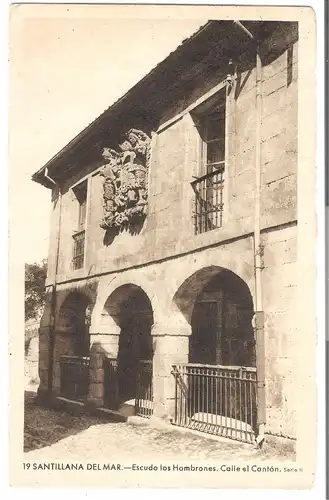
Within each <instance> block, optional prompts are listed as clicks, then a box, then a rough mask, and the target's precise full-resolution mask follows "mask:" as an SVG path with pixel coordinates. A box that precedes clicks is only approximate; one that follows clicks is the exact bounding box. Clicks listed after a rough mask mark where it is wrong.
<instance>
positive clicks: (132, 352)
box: [99, 283, 154, 406]
mask: <svg viewBox="0 0 329 500" xmlns="http://www.w3.org/2000/svg"><path fill="white" fill-rule="evenodd" d="M153 323H154V318H153V309H152V304H151V301H150V299H149V297H148V295H147V294H146V292H145V291H144V290H143V288H141V287H140V286H139V285H136V284H134V283H124V284H121V285H120V286H118V287H116V288H115V289H114V290H113V291H112V293H111V294H110V295H109V296H108V298H107V300H106V301H105V304H104V307H103V311H102V313H101V320H100V323H99V326H100V329H101V334H102V336H103V337H104V338H105V339H106V338H107V342H108V344H109V345H111V346H112V347H111V356H107V355H106V356H105V357H106V358H108V359H109V361H108V362H107V361H106V363H105V364H106V365H107V363H109V364H110V365H111V363H112V365H111V366H112V368H110V367H109V372H107V368H105V374H104V400H105V405H106V406H109V405H111V404H113V384H114V383H115V384H117V394H118V396H117V404H119V405H120V404H121V403H122V404H123V403H124V402H126V401H130V400H134V399H135V398H136V391H137V379H138V376H139V373H140V372H139V370H140V369H141V366H144V365H143V363H145V362H148V363H151V361H152V359H153V345H152V336H151V329H152V326H153ZM114 360H116V363H115V366H116V368H115V372H116V374H115V375H114V371H113V366H114V365H113V362H114ZM151 373H152V372H151ZM109 377H110V378H111V380H110V381H109ZM113 377H115V379H114V378H113ZM108 382H110V383H109V384H108Z"/></svg>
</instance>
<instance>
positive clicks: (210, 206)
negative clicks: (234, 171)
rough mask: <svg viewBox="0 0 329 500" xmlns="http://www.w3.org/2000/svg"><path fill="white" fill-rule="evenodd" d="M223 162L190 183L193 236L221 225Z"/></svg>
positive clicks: (214, 165) (213, 165)
mask: <svg viewBox="0 0 329 500" xmlns="http://www.w3.org/2000/svg"><path fill="white" fill-rule="evenodd" d="M224 166H225V162H218V163H216V164H215V163H214V164H212V165H209V167H213V168H214V170H213V171H212V172H208V173H206V174H204V175H202V176H200V177H198V178H196V179H195V180H193V181H192V182H191V186H192V189H193V190H194V193H195V208H194V214H193V218H194V228H195V234H200V233H204V232H207V231H211V230H213V229H216V228H219V227H221V226H222V223H223V206H224V203H223V187H224Z"/></svg>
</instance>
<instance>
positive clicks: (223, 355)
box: [33, 21, 298, 439]
mask: <svg viewBox="0 0 329 500" xmlns="http://www.w3.org/2000/svg"><path fill="white" fill-rule="evenodd" d="M297 70H298V25H297V23H293V22H250V21H248V22H247V21H246V22H243V23H239V22H232V21H210V22H208V23H207V24H206V25H205V26H203V27H202V28H200V29H199V31H198V32H197V33H195V34H194V35H193V36H192V37H190V38H189V39H187V40H185V41H184V42H183V43H182V44H181V45H180V46H179V47H178V48H177V50H176V51H175V52H173V53H171V54H170V55H169V56H168V57H167V58H166V59H165V60H164V61H163V62H161V63H160V64H159V65H158V66H157V67H156V68H154V69H153V70H152V71H151V72H150V73H149V74H148V75H147V76H146V77H145V78H144V79H143V80H141V81H140V82H138V83H137V84H136V85H135V86H134V87H133V88H132V89H131V90H130V91H129V92H127V94H125V95H124V96H123V97H122V98H121V99H120V100H119V101H117V102H116V103H115V104H114V105H112V106H111V107H110V108H109V109H107V110H106V111H105V112H104V113H103V114H102V115H101V116H100V117H98V118H97V119H96V120H95V121H94V122H93V123H91V124H90V125H89V126H88V127H87V128H86V129H85V130H84V131H82V132H81V133H80V134H79V135H78V136H77V137H76V138H75V139H73V140H72V141H71V142H70V143H69V144H68V145H67V146H65V147H64V148H63V150H62V151H60V152H59V153H58V154H57V155H56V156H55V157H54V158H53V159H51V160H50V161H49V162H48V163H47V165H45V166H44V167H43V168H42V169H40V170H39V171H38V172H37V173H36V174H34V176H33V180H34V181H36V182H39V183H41V184H43V185H44V186H45V187H47V188H49V189H51V192H52V203H53V211H52V222H51V236H50V250H49V258H48V278H47V282H46V290H47V294H46V296H47V303H46V308H45V312H44V315H43V318H42V322H41V327H40V356H39V376H40V386H39V394H40V396H42V395H44V396H45V395H48V396H52V397H68V395H67V394H66V393H65V384H64V386H63V377H64V376H65V377H66V376H68V375H67V374H66V375H64V372H63V367H62V365H63V363H65V360H68V361H70V360H71V361H72V359H73V358H74V357H75V358H76V359H80V363H82V364H80V365H79V366H80V369H81V371H80V372H79V373H80V374H82V373H87V375H86V379H85V389H84V396H83V398H82V399H83V401H84V403H85V404H87V405H92V406H96V407H101V408H102V407H111V401H112V402H113V398H114V397H116V398H117V402H118V404H121V403H122V402H124V401H127V400H133V401H134V400H135V398H136V380H137V379H138V377H139V376H140V374H139V372H138V370H139V368H138V367H139V366H140V364H139V362H140V361H141V360H144V361H145V360H146V361H147V362H148V363H149V365H148V369H149V375H150V377H151V378H150V380H151V386H152V387H151V388H150V387H149V389H150V391H151V392H150V394H151V396H148V398H149V399H150V400H152V413H153V417H155V418H162V419H167V420H170V419H174V420H175V418H176V417H177V415H176V417H175V412H176V413H177V404H179V403H178V402H177V397H178V396H177V387H178V386H177V375H176V376H175V374H174V371H175V367H176V369H178V370H181V368H182V367H185V368H184V370H186V369H188V368H189V366H191V367H192V368H191V370H193V369H196V370H197V369H200V367H202V366H203V367H205V368H204V369H205V370H208V372H207V375H206V378H205V379H204V380H206V379H207V377H208V379H209V377H210V378H211V376H212V375H211V373H215V372H212V371H211V370H212V368H211V367H216V366H218V367H222V370H223V367H228V368H227V369H228V370H229V369H230V368H229V367H231V368H232V367H233V368H232V370H233V369H234V370H235V369H237V368H239V367H240V368H241V370H242V368H243V367H247V368H248V367H249V368H250V373H253V374H254V375H255V379H253V380H255V384H254V385H252V386H250V387H251V389H250V390H252V391H254V392H255V404H256V410H255V411H256V416H255V419H256V422H257V425H256V427H255V429H256V430H255V434H256V436H257V435H258V436H259V435H263V433H264V432H265V434H266V433H267V434H273V435H278V436H285V437H288V438H293V439H294V438H295V437H296V401H295V392H296V391H295V386H294V377H295V373H294V366H295V361H296V360H295V348H296V321H295V319H296V313H295V306H296V291H297V274H296V273H297V239H298V238H297V236H298V225H297V201H296V198H297V170H298V164H297V153H298V152H297V135H298V134H297V95H298V72H297ZM81 360H82V361H81ZM73 361H74V359H73ZM73 365H74V362H73ZM73 365H72V366H73ZM82 365H83V366H84V367H85V368H83V369H82V368H81V366H82ZM177 367H178V368H177ZM234 367H235V368H234ZM144 368H145V366H144ZM218 369H219V368H218ZM114 372H115V377H114V376H113V373H114ZM68 373H69V372H68ZM75 373H76V372H75ZM179 373H182V372H179ZM186 373H187V372H186V371H185V372H184V375H182V377H183V378H182V381H183V382H184V380H185V382H186V380H187V378H188V377H187V375H186ZM190 373H192V374H193V373H194V372H193V371H192V372H190ZM200 373H201V372H198V375H191V376H192V377H193V376H194V379H193V380H197V377H200ZM202 373H205V372H202ZM218 373H219V372H218ZM232 373H233V372H232ZM234 373H237V372H234ZM111 374H112V375H111ZM82 376H83V375H81V377H82ZM111 376H112V378H111ZM113 377H114V378H115V387H114V385H113V383H111V381H112V382H113V380H114V378H113ZM184 377H185V378H184ZM186 377H187V378H186ZM234 377H235V375H234ZM208 379H207V380H208ZM190 380H192V379H190ZM193 380H192V382H191V381H190V382H189V387H192V386H193V384H196V382H193ZM213 380H215V379H213ZM223 380H224V379H223ZM109 381H110V382H109ZM240 382H241V380H240ZM240 382H239V383H240ZM202 383H205V384H206V386H203V387H206V390H207V391H208V388H209V387H210V386H209V385H207V384H208V382H202ZM214 383H215V382H214ZM216 383H217V382H216ZM225 383H226V382H225ZM243 383H244V382H243ZM193 387H194V386H193ZM211 387H213V386H211ZM240 387H241V384H240ZM248 387H249V386H248ZM180 390H181V389H180ZM189 390H190V389H188V391H189ZM191 390H192V392H193V389H191ZM200 390H201V389H200V388H199V392H200ZM212 390H213V389H212ZM82 392H83V391H82ZM199 392H198V394H199ZM201 392H202V390H201ZM81 394H82V393H81ZM181 394H183V393H181ZM218 394H219V393H218ZM220 394H222V393H220ZM236 394H237V393H236ZM145 397H146V396H145ZM181 397H182V396H181ZM216 397H217V396H216ZM236 398H238V396H237V397H236ZM80 399H81V398H80ZM240 399H241V393H240ZM186 401H189V400H188V399H187V400H186ZM227 401H228V400H227ZM227 401H226V404H228V403H227ZM187 404H188V403H187ZM229 404H230V405H231V402H229ZM117 406H118V405H117ZM212 408H213V407H212ZM240 409H241V403H240ZM196 411H198V412H199V413H211V414H213V413H216V410H214V409H212V410H211V411H210V410H209V406H207V405H206V406H204V407H203V409H201V407H200V406H199V407H198V409H197V410H196ZM187 413H188V412H187ZM217 413H218V411H217ZM241 414H242V413H241ZM190 416H191V415H190ZM231 417H232V414H231ZM239 418H240V417H239V416H237V412H236V414H235V419H236V420H238V419H239ZM241 418H242V417H241Z"/></svg>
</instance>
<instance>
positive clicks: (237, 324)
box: [189, 270, 256, 366]
mask: <svg viewBox="0 0 329 500" xmlns="http://www.w3.org/2000/svg"><path fill="white" fill-rule="evenodd" d="M252 317H253V304H252V299H251V295H250V292H249V289H248V287H247V286H246V285H245V283H244V282H243V281H242V280H241V279H240V278H238V277H237V276H236V275H234V274H233V273H232V272H230V271H226V270H225V271H222V272H220V273H219V274H218V275H216V276H215V277H213V278H212V279H211V280H210V282H209V283H208V284H207V285H206V286H205V287H204V288H203V290H202V291H201V292H200V293H199V295H198V296H197V298H196V301H195V305H194V308H193V313H192V320H191V324H192V335H191V338H190V354H189V361H190V363H203V364H219V365H226V366H228V365H231V366H233V365H236V366H255V361H256V358H255V339H254V331H253V328H252Z"/></svg>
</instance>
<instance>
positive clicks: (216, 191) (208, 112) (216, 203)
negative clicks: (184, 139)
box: [191, 89, 226, 234]
mask: <svg viewBox="0 0 329 500" xmlns="http://www.w3.org/2000/svg"><path fill="white" fill-rule="evenodd" d="M225 101H226V92H225V89H223V90H222V91H221V92H220V94H219V95H217V96H216V100H215V102H214V101H212V103H211V106H209V104H208V106H207V109H205V108H203V111H202V112H201V113H200V112H199V113H198V114H197V116H196V122H197V128H198V130H199V134H200V139H201V155H200V157H201V162H200V171H199V177H197V178H196V180H194V181H193V182H192V183H191V185H192V187H193V190H194V192H195V212H194V221H195V233H196V234H199V233H204V232H206V231H211V230H212V229H216V228H218V227H221V226H222V223H223V208H224V200H223V188H224V172H225V113H226V106H225Z"/></svg>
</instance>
